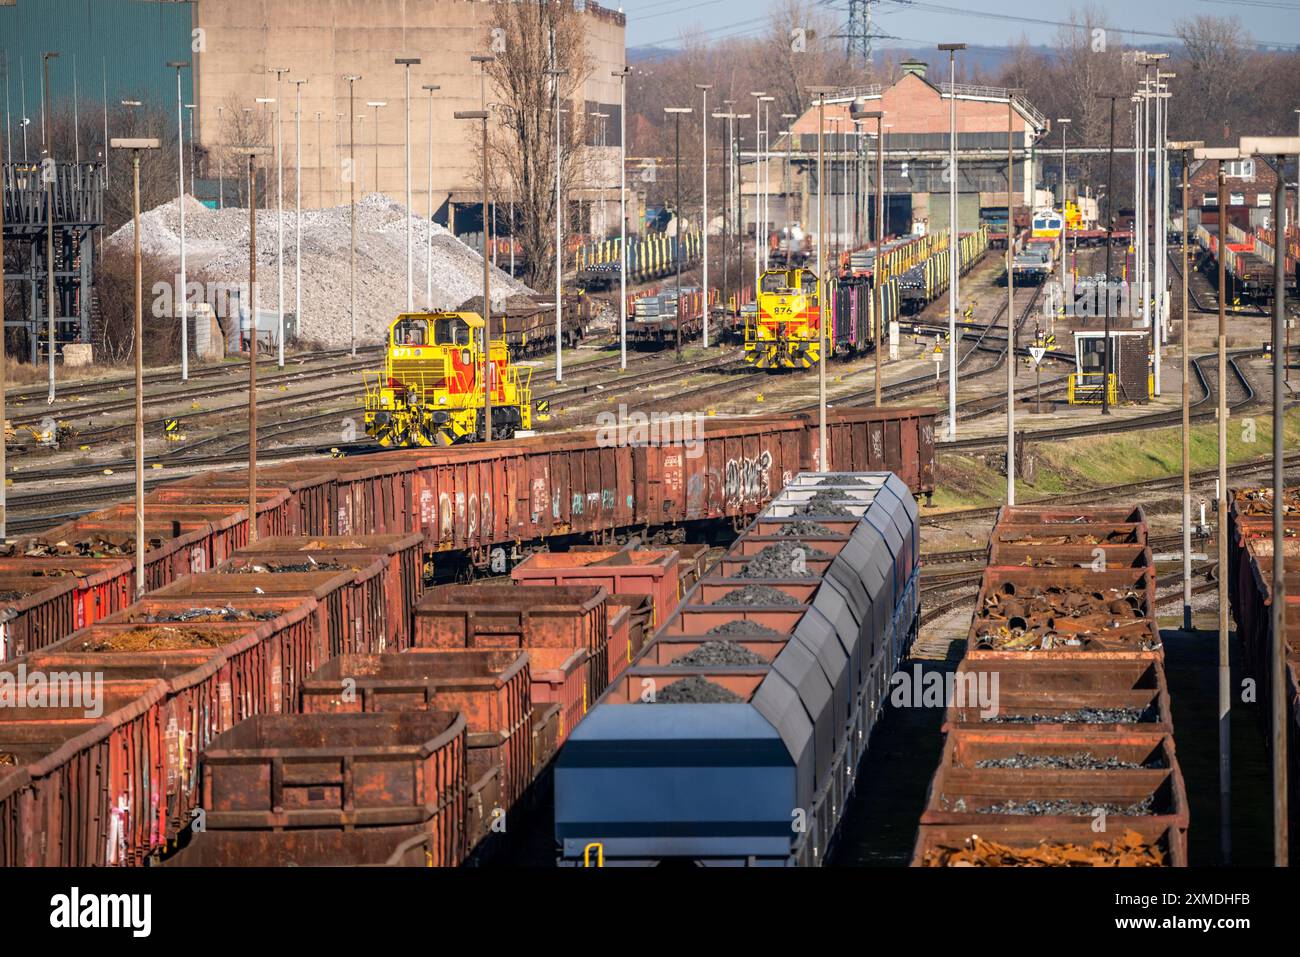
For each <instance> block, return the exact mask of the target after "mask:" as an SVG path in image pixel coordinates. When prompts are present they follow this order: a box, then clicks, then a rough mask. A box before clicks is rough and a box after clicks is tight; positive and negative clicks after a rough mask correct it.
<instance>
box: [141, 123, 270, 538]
mask: <svg viewBox="0 0 1300 957" xmlns="http://www.w3.org/2000/svg"><path fill="white" fill-rule="evenodd" d="M235 152H236V153H237V154H239V155H241V156H247V157H248V290H249V293H248V296H249V299H248V314H249V325H248V332H249V335H248V514H249V516H250V518H249V522H248V541H249V543H250V544H251V543H253V542H255V541H257V522H255V521H253V520H252V518H251V516H254V515H256V514H257V189H256V181H257V168H256V164H257V157H259V156H268V155H270V153H271V150H270V148H269V147H266V146H237V147H235ZM137 551H139V549H137Z"/></svg>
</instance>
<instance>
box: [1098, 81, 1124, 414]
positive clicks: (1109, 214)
mask: <svg viewBox="0 0 1300 957" xmlns="http://www.w3.org/2000/svg"><path fill="white" fill-rule="evenodd" d="M1097 95H1098V97H1099V98H1102V99H1108V100H1110V151H1109V153H1108V156H1107V159H1106V307H1105V309H1103V312H1104V313H1105V316H1104V318H1103V319H1102V344H1101V414H1102V415H1110V257H1111V251H1112V249H1113V248H1114V245H1115V100H1117V99H1118V98H1119V94H1117V93H1099V94H1097ZM1124 256H1125V262H1126V263H1127V261H1128V254H1127V253H1125V254H1124Z"/></svg>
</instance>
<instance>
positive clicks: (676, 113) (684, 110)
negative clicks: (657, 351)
mask: <svg viewBox="0 0 1300 957" xmlns="http://www.w3.org/2000/svg"><path fill="white" fill-rule="evenodd" d="M664 112H665V113H668V114H670V115H671V116H672V117H673V121H674V124H675V126H676V137H677V160H676V163H675V164H674V168H675V170H676V176H677V199H676V200H675V205H676V208H675V209H674V210H673V221H674V222H675V223H676V224H677V240H676V241H677V250H676V254H675V255H674V256H673V259H674V260H675V261H676V263H677V336H676V345H675V349H676V352H677V358H678V359H679V360H680V359H681V357H682V116H683V115H684V114H690V113H691V112H693V111H692V110H691V108H690V107H687V106H666V107H664Z"/></svg>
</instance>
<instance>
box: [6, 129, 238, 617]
mask: <svg viewBox="0 0 1300 957" xmlns="http://www.w3.org/2000/svg"><path fill="white" fill-rule="evenodd" d="M109 146H110V147H111V148H112V149H115V150H130V151H131V184H132V185H131V222H132V223H133V224H134V228H133V230H132V233H133V235H134V237H135V312H134V320H135V325H134V332H135V344H134V348H133V349H132V351H133V352H134V353H135V597H136V598H139V597H140V596H141V595H143V594H144V589H145V582H144V553H145V547H144V283H143V281H142V278H141V272H142V269H141V257H140V151H141V150H156V149H158V141H157V140H156V139H146V138H140V139H126V138H119V137H114V138H113V139H112V140H110V141H109ZM0 298H3V297H0ZM3 309H4V306H3V305H0V322H2V321H3V319H4V313H3V311H2V310H3ZM0 328H3V327H2V326H0ZM0 468H3V465H2V464H0ZM2 484H3V476H0V485H2ZM0 501H3V500H2V499H0ZM0 508H2V506H0ZM250 514H255V513H250ZM2 515H3V513H2V512H0V538H3V536H4V530H3V518H2Z"/></svg>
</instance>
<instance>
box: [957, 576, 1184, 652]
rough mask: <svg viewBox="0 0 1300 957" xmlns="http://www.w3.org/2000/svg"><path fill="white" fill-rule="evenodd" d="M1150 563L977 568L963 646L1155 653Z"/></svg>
mask: <svg viewBox="0 0 1300 957" xmlns="http://www.w3.org/2000/svg"><path fill="white" fill-rule="evenodd" d="M1154 609H1155V575H1154V572H1153V571H1152V570H1151V568H1150V562H1149V561H1146V560H1144V563H1143V566H1142V567H1139V568H1136V569H1131V568H1126V569H1120V570H1116V571H1110V570H1107V571H1094V570H1093V569H1092V568H1033V569H1028V568H1026V569H1021V568H1002V567H994V566H990V567H989V568H988V569H987V570H986V571H985V573H984V579H983V581H982V583H981V585H980V592H979V596H978V598H977V599H976V612H975V619H974V621H973V622H972V624H971V629H970V633H969V636H968V639H967V640H968V643H969V646H970V649H971V653H972V654H976V653H978V652H980V651H984V650H991V651H1039V650H1042V651H1050V650H1062V651H1069V650H1077V651H1080V652H1099V653H1117V652H1118V653H1141V652H1155V651H1158V650H1159V649H1160V647H1161V644H1160V630H1159V628H1157V627H1156V625H1155V610H1154Z"/></svg>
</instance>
